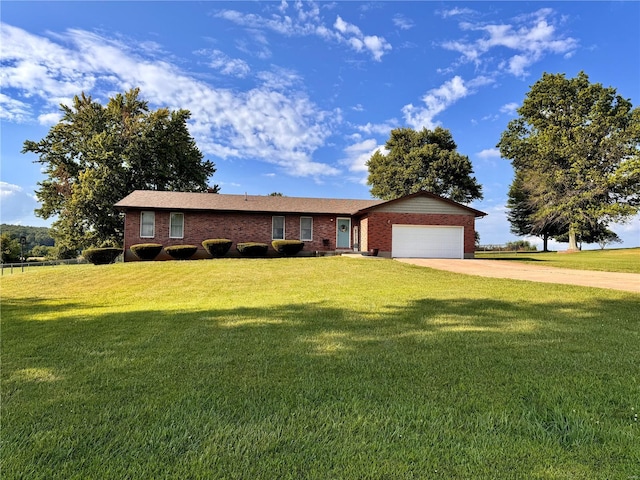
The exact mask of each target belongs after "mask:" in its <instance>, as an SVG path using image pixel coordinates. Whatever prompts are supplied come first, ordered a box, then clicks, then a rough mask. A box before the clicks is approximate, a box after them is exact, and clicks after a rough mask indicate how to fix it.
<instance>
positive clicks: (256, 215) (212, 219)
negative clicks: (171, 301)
mask: <svg viewBox="0 0 640 480" xmlns="http://www.w3.org/2000/svg"><path fill="white" fill-rule="evenodd" d="M115 207H116V208H117V209H118V210H120V211H123V212H124V213H125V234H124V250H125V261H131V260H136V259H137V258H136V256H135V255H134V254H133V253H132V252H131V251H130V250H129V248H130V247H131V245H135V244H138V243H159V244H162V245H164V246H169V245H181V244H191V245H196V246H198V247H199V250H198V252H197V253H196V257H201V258H203V257H207V256H208V255H207V253H206V251H205V250H204V248H202V245H201V243H202V241H203V240H206V239H209V238H228V239H230V240H232V241H233V243H234V245H233V246H232V249H231V251H230V252H229V255H234V254H237V252H236V251H235V244H236V243H239V242H260V243H266V244H269V245H270V244H271V241H272V240H275V239H291V240H294V239H295V240H301V241H303V242H304V243H305V247H304V250H303V251H302V252H301V254H300V255H303V254H307V255H311V254H315V253H316V252H349V251H354V250H355V251H363V252H366V251H369V250H373V249H377V250H378V252H379V255H381V256H385V257H432V258H473V255H474V247H475V219H476V218H477V217H484V216H485V215H486V214H485V213H483V212H481V211H479V210H475V209H473V208H470V207H467V206H465V205H462V204H459V203H456V202H453V201H451V200H448V199H445V198H442V197H439V196H437V195H434V194H431V193H427V192H419V193H415V194H412V195H407V196H405V197H401V198H398V199H395V200H389V201H385V200H348V199H331V198H299V197H275V196H257V195H225V194H213V193H187V192H158V191H149V190H136V191H135V192H133V193H131V194H130V195H128V196H126V197H125V198H123V199H122V200H120V201H119V202H118V203H116V205H115ZM269 252H270V253H272V254H275V251H273V250H272V248H271V247H269ZM167 258H169V257H168V256H166V254H164V252H163V253H162V254H161V255H160V256H159V257H158V259H167Z"/></svg>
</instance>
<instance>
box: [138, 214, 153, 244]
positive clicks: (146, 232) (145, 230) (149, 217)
mask: <svg viewBox="0 0 640 480" xmlns="http://www.w3.org/2000/svg"><path fill="white" fill-rule="evenodd" d="M155 236H156V214H155V212H140V237H141V238H153V237H155Z"/></svg>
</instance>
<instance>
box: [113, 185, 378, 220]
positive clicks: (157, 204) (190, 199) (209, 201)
mask: <svg viewBox="0 0 640 480" xmlns="http://www.w3.org/2000/svg"><path fill="white" fill-rule="evenodd" d="M384 202H385V201H384V200H348V199H339V198H301V197H275V196H265V195H228V194H220V193H191V192H159V191H153V190H136V191H134V192H132V193H131V194H129V195H127V196H126V197H125V198H123V199H122V200H120V201H119V202H118V203H116V204H115V207H116V208H119V209H123V210H125V209H128V208H143V209H144V208H149V209H164V210H218V211H226V212H265V213H302V214H304V213H309V214H311V213H315V214H322V213H328V214H342V215H353V214H355V213H356V212H358V211H359V210H362V209H365V208H370V207H373V206H375V205H379V204H381V203H384Z"/></svg>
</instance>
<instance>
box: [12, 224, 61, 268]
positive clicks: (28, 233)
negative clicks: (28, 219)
mask: <svg viewBox="0 0 640 480" xmlns="http://www.w3.org/2000/svg"><path fill="white" fill-rule="evenodd" d="M0 237H1V238H0V243H1V245H2V247H1V249H2V261H4V262H11V261H17V260H18V259H19V257H20V252H21V251H22V253H23V255H24V256H25V257H47V256H52V255H54V251H53V248H54V245H55V241H54V240H53V238H52V237H51V235H50V234H49V229H48V228H47V227H26V226H24V225H9V224H6V223H3V224H1V225H0ZM22 237H24V238H25V244H24V245H23V246H22V249H21V248H20V239H21V238H22Z"/></svg>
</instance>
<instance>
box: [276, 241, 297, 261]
mask: <svg viewBox="0 0 640 480" xmlns="http://www.w3.org/2000/svg"><path fill="white" fill-rule="evenodd" d="M271 246H272V247H273V249H274V250H275V251H276V252H278V253H279V254H280V255H285V256H287V257H289V256H292V255H296V254H297V253H298V252H300V250H302V249H303V248H304V242H301V241H300V240H274V241H273V242H271Z"/></svg>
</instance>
